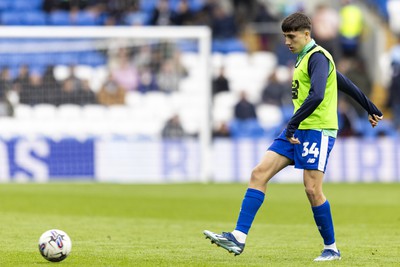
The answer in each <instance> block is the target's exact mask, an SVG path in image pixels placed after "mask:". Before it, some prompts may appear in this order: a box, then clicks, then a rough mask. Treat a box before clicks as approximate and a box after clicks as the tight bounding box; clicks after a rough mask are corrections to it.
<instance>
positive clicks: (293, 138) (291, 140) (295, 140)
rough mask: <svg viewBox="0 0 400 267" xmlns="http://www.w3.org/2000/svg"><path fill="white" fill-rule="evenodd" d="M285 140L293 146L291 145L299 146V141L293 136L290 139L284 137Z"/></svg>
mask: <svg viewBox="0 0 400 267" xmlns="http://www.w3.org/2000/svg"><path fill="white" fill-rule="evenodd" d="M286 138H287V140H289V142H290V143H291V144H293V145H298V144H300V141H299V139H298V138H296V137H294V136H292V137H286Z"/></svg>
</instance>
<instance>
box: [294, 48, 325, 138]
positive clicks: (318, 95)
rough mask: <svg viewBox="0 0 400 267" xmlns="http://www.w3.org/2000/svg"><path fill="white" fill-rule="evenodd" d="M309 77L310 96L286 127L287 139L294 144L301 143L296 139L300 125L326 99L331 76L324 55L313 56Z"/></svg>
mask: <svg viewBox="0 0 400 267" xmlns="http://www.w3.org/2000/svg"><path fill="white" fill-rule="evenodd" d="M308 75H309V76H310V81H311V87H310V91H309V94H308V96H307V98H306V100H305V101H304V103H303V104H302V105H301V106H300V108H299V109H298V110H297V111H296V112H295V113H294V114H293V116H292V118H291V119H290V121H289V122H288V124H287V127H286V138H287V139H288V140H289V141H290V142H291V143H293V144H298V143H300V142H297V141H298V140H297V141H296V138H294V132H295V131H296V130H297V128H298V127H299V125H300V123H301V122H302V121H303V120H305V119H306V118H307V117H308V116H310V115H311V114H312V113H313V112H314V110H315V109H316V108H317V107H318V106H319V104H321V102H322V100H323V99H324V95H325V89H326V82H327V79H328V75H329V60H328V59H327V58H326V57H325V56H324V55H323V54H322V53H314V54H312V55H311V57H310V59H309V62H308ZM292 141H293V142H292Z"/></svg>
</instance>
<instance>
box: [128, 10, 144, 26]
mask: <svg viewBox="0 0 400 267" xmlns="http://www.w3.org/2000/svg"><path fill="white" fill-rule="evenodd" d="M122 20H123V23H124V24H125V25H148V24H149V20H150V18H149V14H148V13H146V12H140V11H139V12H130V13H128V14H126V15H125V16H124V17H123V19H122Z"/></svg>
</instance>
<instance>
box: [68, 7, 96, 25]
mask: <svg viewBox="0 0 400 267" xmlns="http://www.w3.org/2000/svg"><path fill="white" fill-rule="evenodd" d="M73 24H74V25H79V26H95V25H99V20H98V17H97V15H96V14H94V13H92V12H88V11H85V10H82V11H79V12H78V13H76V17H75V18H74V19H73Z"/></svg>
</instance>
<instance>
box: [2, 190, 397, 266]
mask: <svg viewBox="0 0 400 267" xmlns="http://www.w3.org/2000/svg"><path fill="white" fill-rule="evenodd" d="M245 190H246V185H245V184H170V185H121V184H98V183H49V184H1V185H0V218H1V219H0V225H1V226H0V240H1V241H0V266H2V267H6V266H12V267H14V266H53V265H57V266H80V267H81V266H96V267H100V266H322V265H324V266H385V267H386V266H400V183H399V184H326V185H325V187H324V191H325V194H326V195H327V197H328V198H329V200H330V202H331V206H332V213H333V218H334V222H335V230H336V240H337V244H338V246H339V249H340V250H341V252H342V260H341V261H338V262H329V263H314V262H312V260H313V259H314V258H315V257H316V256H318V254H319V253H320V251H321V249H322V240H321V238H320V236H319V233H318V231H317V229H316V227H315V224H314V221H313V218H312V213H311V209H310V207H309V204H308V202H307V198H306V196H305V193H304V189H303V186H302V185H301V184H270V185H269V190H268V193H267V197H266V201H265V202H264V204H263V206H262V208H261V209H260V212H259V213H258V215H257V217H256V220H255V222H254V224H253V228H252V229H251V231H250V235H249V237H248V239H247V244H246V249H245V251H244V253H243V254H242V255H240V256H237V257H234V256H233V255H232V254H229V253H228V252H226V251H225V250H223V249H221V248H217V247H216V246H215V245H211V244H210V242H209V240H206V239H205V238H204V236H203V234H202V231H203V230H204V229H208V230H211V231H216V232H220V231H229V230H232V229H233V227H234V225H235V222H236V218H237V215H238V212H239V208H240V204H241V201H242V197H243V194H244V192H245ZM52 228H59V229H61V230H64V231H66V232H67V233H68V234H69V236H70V237H71V239H72V253H71V254H70V256H69V257H68V258H67V259H66V260H65V261H63V262H60V263H51V262H47V261H46V260H45V259H43V258H42V257H41V255H40V254H39V251H38V247H37V242H38V239H39V236H40V235H41V234H42V233H43V232H44V231H45V230H48V229H52Z"/></svg>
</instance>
